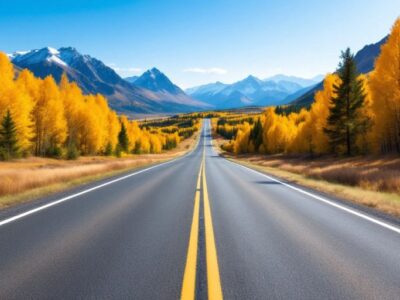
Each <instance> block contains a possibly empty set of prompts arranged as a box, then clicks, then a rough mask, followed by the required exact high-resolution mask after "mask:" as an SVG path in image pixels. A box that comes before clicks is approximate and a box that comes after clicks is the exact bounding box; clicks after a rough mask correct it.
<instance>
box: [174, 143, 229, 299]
mask: <svg viewBox="0 0 400 300" xmlns="http://www.w3.org/2000/svg"><path fill="white" fill-rule="evenodd" d="M201 185H202V187H203V189H201ZM200 191H202V192H203V204H204V227H205V242H206V263H207V287H208V299H211V300H214V299H215V300H222V299H223V296H222V288H221V279H220V276H219V267H218V258H217V248H216V246H215V237H214V230H213V224H212V217H211V208H210V201H209V198H208V189H207V180H206V171H205V147H204V145H203V159H202V162H201V165H200V170H199V175H198V178H197V185H196V193H195V196H194V211H193V221H192V227H191V229H190V237H189V246H188V255H187V258H186V267H185V273H184V275H183V283H182V291H181V299H182V300H191V299H195V295H196V294H195V293H196V267H197V249H198V238H199V217H200Z"/></svg>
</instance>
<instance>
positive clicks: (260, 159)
mask: <svg viewBox="0 0 400 300" xmlns="http://www.w3.org/2000/svg"><path fill="white" fill-rule="evenodd" d="M223 142H224V140H223V139H221V138H218V137H217V138H216V141H215V146H216V148H217V149H218V151H219V152H220V153H221V154H222V155H223V156H225V157H226V158H228V159H231V160H233V161H236V162H238V163H241V164H243V165H246V166H248V167H251V168H253V169H257V170H259V171H261V172H265V173H268V174H271V175H274V176H277V177H279V178H282V179H285V180H288V181H290V182H294V183H297V184H300V185H302V186H305V187H309V188H312V189H315V190H318V191H321V192H324V193H327V194H330V195H332V196H335V197H338V198H341V199H344V200H348V201H351V202H353V203H357V204H361V205H364V206H368V207H371V208H374V209H376V210H378V211H382V212H384V213H387V214H390V215H393V216H396V217H400V158H399V157H390V156H387V157H383V158H382V157H373V156H369V157H351V158H337V157H321V158H314V159H311V158H309V157H305V156H303V157H301V156H285V155H239V156H234V155H232V154H229V153H226V152H222V150H220V147H219V146H220V145H221V144H222V143H223Z"/></svg>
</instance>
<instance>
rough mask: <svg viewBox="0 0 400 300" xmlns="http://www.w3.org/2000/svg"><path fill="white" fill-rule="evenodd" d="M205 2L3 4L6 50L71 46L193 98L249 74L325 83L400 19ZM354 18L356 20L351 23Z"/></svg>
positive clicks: (396, 7)
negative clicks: (156, 75) (348, 56)
mask: <svg viewBox="0 0 400 300" xmlns="http://www.w3.org/2000/svg"><path fill="white" fill-rule="evenodd" d="M206 2H207V3H204V1H201V2H200V1H193V2H192V3H190V4H186V5H185V3H184V2H183V1H179V0H174V1H170V2H168V4H166V3H156V2H154V1H153V2H148V1H140V0H138V1H125V0H119V1H114V2H113V3H109V1H103V0H102V1H96V2H93V1H89V0H88V1H84V3H82V2H81V1H76V0H75V1H65V0H63V1H59V2H58V3H57V4H52V3H51V2H50V1H45V0H40V1H37V2H36V3H35V4H34V5H32V4H31V3H29V1H26V0H22V1H20V2H18V4H7V8H8V9H2V8H5V7H4V5H5V4H0V16H1V18H0V27H1V28H2V29H1V30H2V34H1V35H0V43H2V44H3V45H7V46H6V47H4V48H3V49H2V50H3V51H4V52H6V53H12V52H15V51H28V50H32V49H40V48H43V47H54V48H57V49H58V48H60V47H74V48H76V49H77V50H78V51H79V52H80V53H82V54H88V55H90V56H92V57H95V58H97V59H99V60H101V61H102V62H104V63H105V64H106V65H107V66H110V67H111V68H113V69H114V70H115V71H116V72H117V73H118V74H119V75H120V76H121V77H123V78H125V77H129V76H140V75H141V74H142V73H143V72H145V71H146V70H148V69H151V68H152V67H156V68H157V69H159V70H161V71H162V72H163V73H165V74H166V75H167V76H168V77H169V78H170V79H171V81H172V82H174V83H175V84H176V85H178V86H179V87H181V88H182V89H187V88H191V87H195V86H199V85H204V84H208V83H213V82H217V81H220V82H223V83H227V84H230V83H233V82H236V81H239V80H242V79H243V78H246V77H247V76H249V75H253V76H255V77H257V78H260V79H265V78H268V77H271V76H274V75H278V74H284V75H287V76H296V77H300V78H307V79H310V78H314V77H315V76H318V75H325V74H326V73H329V72H333V71H334V70H335V69H336V67H337V62H338V60H339V55H340V51H341V50H343V49H345V48H347V47H350V48H351V49H352V52H353V53H356V52H357V51H359V50H361V49H362V48H363V47H364V46H365V45H368V44H372V43H376V42H378V41H379V40H381V39H382V38H383V37H385V36H386V35H387V34H388V33H389V31H390V28H391V26H392V24H393V22H394V20H395V19H396V18H397V17H398V13H397V12H398V11H400V3H397V2H398V1H391V0H388V1H385V5H381V4H372V5H368V6H363V5H362V1H360V0H353V1H341V2H340V3H339V4H341V6H342V8H345V9H342V10H341V11H340V12H339V11H337V10H336V9H332V8H335V7H336V6H335V5H338V4H337V3H335V5H334V4H326V3H324V4H321V3H319V2H318V1H314V0H313V1H310V2H308V3H307V4H299V3H295V1H289V2H287V3H284V4H282V3H279V2H278V1H268V2H265V1H259V0H256V1H252V2H251V3H230V2H229V1H226V0H221V1H218V2H217V3H215V2H213V1H206ZM202 3H204V5H201V4H202ZM228 4H229V5H228ZM311 7H312V10H311ZM343 10H345V13H343ZM353 11H357V18H354V17H353V18H350V17H349V16H350V15H352V12H353ZM339 13H341V14H342V15H340V17H338V15H339ZM27 16H29V18H27ZM359 19H362V20H368V22H359V21H357V20H359ZM104 20H109V21H107V22H104ZM334 20H339V21H340V20H342V22H334ZM344 20H345V21H344ZM109 22H113V24H114V25H115V26H112V28H111V27H109V26H107V24H108V23H109ZM28 23H29V24H28ZM6 24H7V26H6ZM16 24H18V26H17V25H16ZM48 24H51V25H52V26H49V25H48ZM76 24H81V26H76ZM138 24H139V25H138ZM298 24H301V26H298ZM188 28H190V31H189V30H188ZM22 32H23V34H22ZM343 32H345V33H346V34H343ZM121 45H123V46H121ZM210 45H211V46H210ZM253 45H254V46H253ZM232 49H233V50H234V51H232Z"/></svg>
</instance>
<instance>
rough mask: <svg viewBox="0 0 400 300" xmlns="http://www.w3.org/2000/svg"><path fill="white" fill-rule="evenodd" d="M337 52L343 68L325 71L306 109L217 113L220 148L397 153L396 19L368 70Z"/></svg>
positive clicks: (399, 80) (399, 32) (399, 57)
mask: <svg viewBox="0 0 400 300" xmlns="http://www.w3.org/2000/svg"><path fill="white" fill-rule="evenodd" d="M342 58H344V59H343V64H344V65H346V64H347V65H348V68H347V69H346V70H345V71H346V72H344V69H339V70H338V72H336V73H334V74H328V75H327V76H326V77H325V80H324V87H323V90H321V91H319V92H317V93H316V95H315V101H314V103H313V104H312V106H311V107H310V108H309V109H305V108H304V109H302V110H300V111H299V112H291V113H288V114H285V113H282V111H283V110H282V108H280V109H279V111H278V110H277V109H276V108H273V107H270V108H267V109H266V110H265V112H264V113H262V114H258V115H241V116H239V115H236V114H233V115H229V114H226V115H222V116H219V119H218V121H217V122H214V124H215V130H216V132H217V133H218V134H220V135H221V136H223V137H225V138H227V139H231V141H230V142H228V143H226V144H225V145H224V146H223V147H224V149H225V150H227V151H231V152H234V153H236V154H239V153H254V152H258V153H266V154H276V153H307V154H311V155H319V154H339V155H345V154H347V155H353V154H357V155H363V154H369V153H376V154H386V153H400V19H398V20H397V21H396V23H395V24H394V26H393V29H392V32H391V34H390V36H389V38H388V40H387V42H386V44H385V45H383V46H382V49H381V54H380V56H379V57H378V58H377V60H376V62H375V69H374V70H373V71H372V72H371V73H369V74H367V75H364V74H361V75H357V74H356V73H355V72H354V65H352V59H353V58H352V55H351V53H350V52H348V51H346V52H344V53H343V54H342ZM346 59H347V62H346ZM339 67H343V65H342V63H341V65H340V66H339ZM343 80H346V81H348V82H347V83H345V82H343ZM346 84H347V85H346ZM257 120H260V122H261V124H262V129H261V131H262V143H261V144H260V143H256V141H255V135H254V134H252V131H253V130H254V128H255V126H256V125H255V124H257V122H256V121H257ZM258 126H259V125H258ZM258 131H260V129H258Z"/></svg>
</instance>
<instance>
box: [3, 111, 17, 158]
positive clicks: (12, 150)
mask: <svg viewBox="0 0 400 300" xmlns="http://www.w3.org/2000/svg"><path fill="white" fill-rule="evenodd" d="M18 150H19V147H18V140H17V128H16V126H15V123H14V121H13V119H12V116H11V113H10V110H7V112H6V114H5V116H4V117H3V120H2V122H1V126H0V158H1V159H4V160H6V159H10V158H13V157H16V156H17V155H18Z"/></svg>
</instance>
